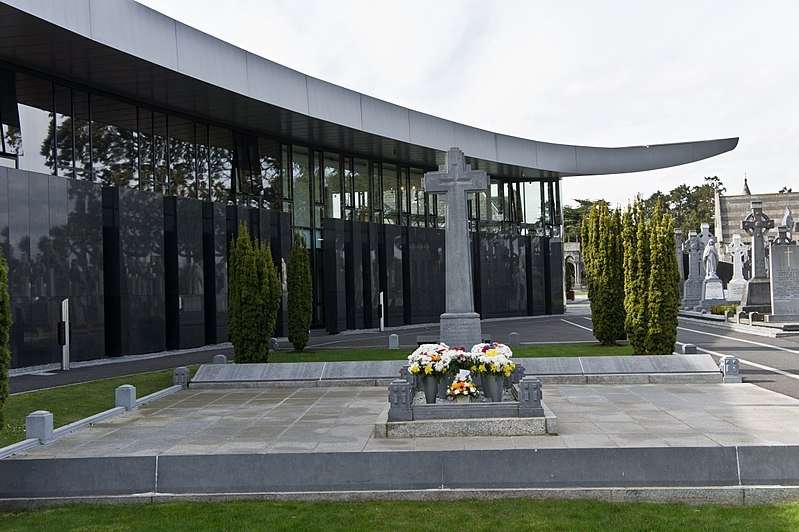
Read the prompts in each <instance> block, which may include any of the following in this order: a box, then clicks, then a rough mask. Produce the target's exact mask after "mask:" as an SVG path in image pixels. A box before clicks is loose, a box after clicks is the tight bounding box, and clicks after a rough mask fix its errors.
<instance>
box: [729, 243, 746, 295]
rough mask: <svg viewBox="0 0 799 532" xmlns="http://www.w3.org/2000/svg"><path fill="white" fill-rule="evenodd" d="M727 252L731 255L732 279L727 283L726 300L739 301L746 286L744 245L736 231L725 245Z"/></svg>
mask: <svg viewBox="0 0 799 532" xmlns="http://www.w3.org/2000/svg"><path fill="white" fill-rule="evenodd" d="M727 253H728V254H729V255H730V256H731V257H732V279H730V282H728V283H727V301H730V302H733V303H740V301H741V298H742V297H743V295H744V288H746V279H744V256H746V245H745V244H744V243H743V240H741V235H739V234H738V233H735V234H734V235H732V243H731V244H728V245H727Z"/></svg>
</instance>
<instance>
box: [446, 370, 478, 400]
mask: <svg viewBox="0 0 799 532" xmlns="http://www.w3.org/2000/svg"><path fill="white" fill-rule="evenodd" d="M479 396H480V391H479V390H478V389H477V386H475V385H474V383H473V382H472V378H471V377H470V376H469V375H465V376H461V375H458V376H457V377H455V380H453V381H452V384H450V385H449V387H448V388H447V399H449V400H450V401H457V402H459V403H461V402H463V403H468V402H469V401H470V400H471V399H472V398H473V397H474V398H475V399H476V398H477V397H479Z"/></svg>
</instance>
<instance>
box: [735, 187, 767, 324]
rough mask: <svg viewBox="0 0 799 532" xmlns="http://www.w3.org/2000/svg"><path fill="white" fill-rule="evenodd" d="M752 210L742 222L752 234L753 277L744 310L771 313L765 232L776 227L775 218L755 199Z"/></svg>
mask: <svg viewBox="0 0 799 532" xmlns="http://www.w3.org/2000/svg"><path fill="white" fill-rule="evenodd" d="M751 206H752V212H751V213H749V214H748V215H747V216H746V218H744V219H743V221H742V222H741V229H743V230H744V231H746V232H747V233H748V234H750V235H751V236H752V246H751V251H752V261H751V263H752V278H751V279H749V281H747V283H746V288H745V289H744V293H743V296H742V297H741V310H742V311H743V312H761V313H764V314H769V313H771V289H770V284H769V279H768V276H767V275H766V262H765V250H766V248H765V233H766V231H768V230H769V229H772V228H773V227H774V220H772V219H771V218H769V217H768V216H767V215H766V214H765V213H764V212H763V202H762V201H760V200H759V199H753V200H752V203H751Z"/></svg>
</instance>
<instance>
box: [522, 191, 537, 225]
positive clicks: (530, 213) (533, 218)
mask: <svg viewBox="0 0 799 532" xmlns="http://www.w3.org/2000/svg"><path fill="white" fill-rule="evenodd" d="M522 186H523V188H524V223H527V224H535V223H538V222H539V221H540V220H541V188H540V185H539V184H538V183H523V184H522Z"/></svg>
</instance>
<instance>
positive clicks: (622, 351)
mask: <svg viewBox="0 0 799 532" xmlns="http://www.w3.org/2000/svg"><path fill="white" fill-rule="evenodd" d="M411 351H412V349H411V348H409V347H402V348H400V349H398V350H396V351H389V350H388V349H384V348H370V349H321V348H319V349H315V350H313V349H309V350H306V351H304V352H302V353H295V352H293V351H278V352H276V353H270V355H269V360H270V361H271V362H333V361H346V360H355V361H358V360H402V359H404V358H406V357H407V356H408V354H409V353H410V352H411ZM632 354H633V350H632V348H631V347H630V346H629V345H614V346H605V345H600V344H598V343H597V344H594V343H591V344H545V345H544V344H540V345H522V346H517V347H514V348H513V356H515V357H524V358H532V357H577V356H605V355H613V356H619V355H632Z"/></svg>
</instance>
